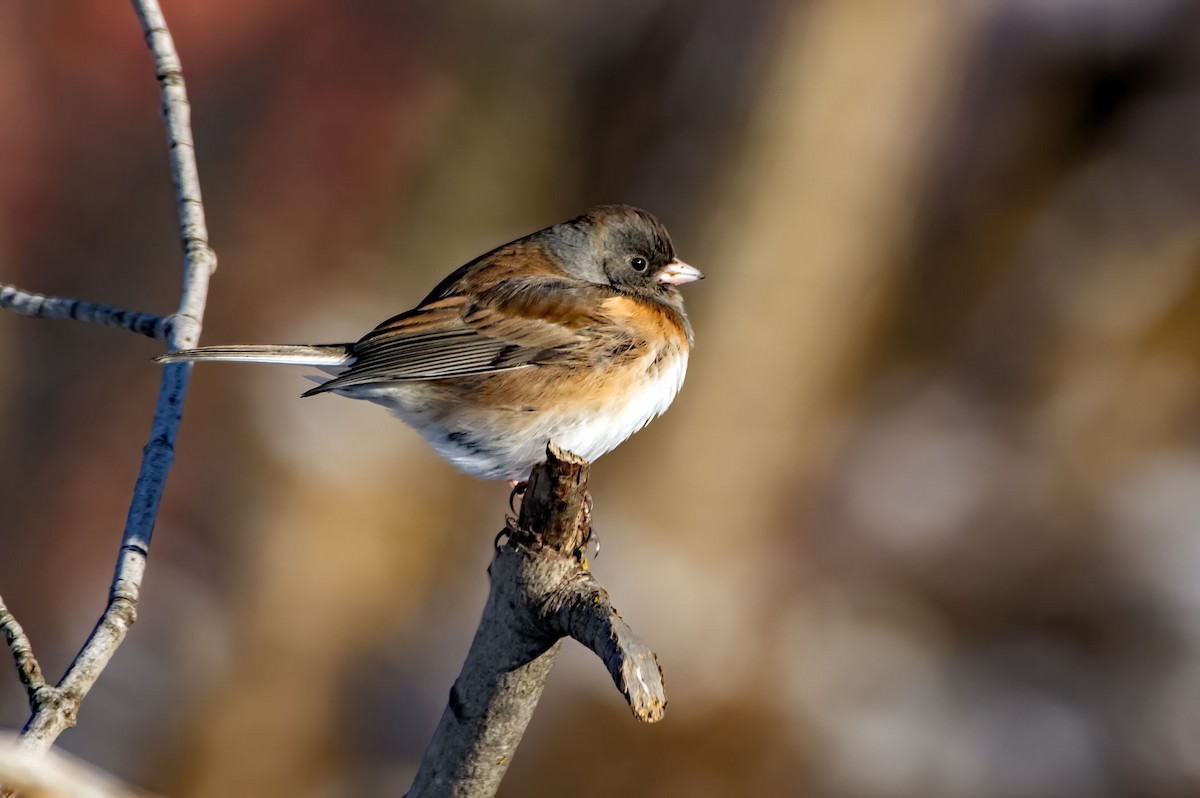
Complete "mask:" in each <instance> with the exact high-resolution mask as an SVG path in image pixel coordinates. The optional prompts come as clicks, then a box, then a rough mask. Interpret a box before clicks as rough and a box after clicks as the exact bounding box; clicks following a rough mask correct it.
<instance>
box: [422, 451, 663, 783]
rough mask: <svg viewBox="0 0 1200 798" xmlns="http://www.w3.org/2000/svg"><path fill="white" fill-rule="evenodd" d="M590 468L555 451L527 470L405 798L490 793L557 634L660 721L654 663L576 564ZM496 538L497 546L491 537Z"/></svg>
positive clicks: (636, 708) (586, 526)
mask: <svg viewBox="0 0 1200 798" xmlns="http://www.w3.org/2000/svg"><path fill="white" fill-rule="evenodd" d="M587 483H588V465H587V463H586V462H585V461H583V460H581V459H580V458H578V457H575V456H574V455H572V454H570V453H567V452H562V451H559V450H558V449H557V448H556V447H554V445H553V444H551V446H550V447H549V449H548V450H547V461H546V462H545V463H544V464H542V465H539V466H537V467H535V468H534V470H533V473H532V474H531V475H530V480H529V488H528V490H527V492H526V495H525V499H524V500H523V501H522V503H521V517H520V520H519V521H518V522H517V523H516V525H515V526H514V525H513V522H512V519H509V523H508V524H507V526H506V528H505V530H504V531H503V532H501V535H500V537H501V538H502V537H504V536H507V538H508V540H507V541H506V542H505V543H503V544H499V545H497V547H496V553H495V556H494V557H493V559H492V564H491V567H490V568H489V569H488V574H489V576H490V579H491V590H490V592H489V594H488V598H487V603H486V604H485V605H484V608H483V617H482V618H481V619H480V621H479V628H478V629H477V630H476V632H475V638H474V640H473V641H472V642H471V649H470V651H469V652H468V653H467V658H466V661H465V662H464V663H463V669H462V673H460V674H459V677H458V679H457V680H456V681H455V683H454V687H452V688H451V690H450V700H449V702H448V705H447V707H446V711H445V712H444V713H443V714H442V719H441V721H440V722H439V723H438V727H437V730H436V731H435V732H434V735H433V739H432V740H431V741H430V743H429V747H428V748H427V749H426V750H425V755H424V757H423V758H422V760H421V766H420V769H419V770H418V772H417V775H416V778H415V779H414V781H413V786H412V789H411V790H410V791H409V794H408V798H435V797H437V796H455V797H456V798H485V797H486V796H492V795H495V793H496V791H497V790H498V789H499V787H500V780H501V779H502V778H504V774H505V772H506V771H507V770H508V765H509V763H510V762H511V761H512V757H513V754H514V752H515V751H516V749H517V745H518V744H519V743H520V742H521V737H522V735H523V734H524V733H525V728H526V726H528V725H529V720H530V718H531V717H532V716H533V711H534V709H535V708H536V706H537V702H538V699H539V698H540V697H541V694H542V688H543V687H544V686H545V683H546V677H547V676H548V675H549V673H550V669H551V668H552V667H553V665H554V660H555V657H556V656H557V655H558V650H559V647H560V645H561V640H562V638H563V637H573V638H575V639H576V640H578V641H580V642H581V643H583V644H584V645H585V646H587V647H588V648H590V649H591V650H592V651H594V652H595V653H596V654H597V656H599V657H600V659H601V660H602V661H603V662H604V664H605V666H606V667H607V668H608V672H609V674H611V676H612V678H613V681H614V682H615V683H616V685H617V689H619V690H620V691H621V692H622V694H624V695H625V698H626V699H627V700H628V701H629V705H630V707H631V708H632V709H633V713H634V716H635V717H637V718H638V719H639V720H642V721H645V722H648V723H652V722H654V721H657V720H660V719H661V718H662V716H663V712H664V710H665V708H666V693H665V689H664V686H663V678H662V670H661V669H660V668H659V667H658V660H657V658H656V657H655V655H654V652H653V651H651V650H650V649H649V648H648V647H647V646H646V645H645V644H644V643H642V642H641V641H640V640H638V639H637V637H636V636H635V635H634V634H633V632H632V630H630V628H629V627H628V626H627V625H626V624H625V622H624V621H622V620H621V618H620V616H619V615H617V612H616V610H615V609H614V608H613V606H612V604H611V602H610V601H609V599H608V594H607V593H606V592H605V590H604V589H603V588H602V587H601V586H600V585H599V583H598V582H597V581H596V579H595V577H593V576H592V575H591V574H590V573H589V572H588V570H587V564H586V562H583V561H582V560H581V558H580V552H581V550H582V548H583V547H584V546H585V545H586V543H587V542H588V539H589V538H590V536H591V518H590V516H591V497H590V495H589V494H588V490H587ZM497 540H498V541H499V540H500V538H497Z"/></svg>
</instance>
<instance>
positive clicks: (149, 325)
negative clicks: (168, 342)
mask: <svg viewBox="0 0 1200 798" xmlns="http://www.w3.org/2000/svg"><path fill="white" fill-rule="evenodd" d="M0 308H4V309H5V310H11V311H12V312H13V313H19V314H20V315H22V316H35V317H37V318H39V319H74V320H75V321H86V322H89V323H91V324H101V325H103V326H105V327H116V328H118V329H121V330H129V332H134V333H137V334H138V335H145V336H146V337H148V338H155V339H158V340H160V341H162V340H164V339H165V338H166V337H167V319H164V318H163V317H162V316H158V315H155V314H153V313H138V312H136V311H132V310H125V309H124V308H115V307H113V306H112V305H97V304H96V303H94V302H84V301H83V300H82V299H68V298H66V297H61V296H46V295H45V294H35V293H33V292H32V291H23V290H21V289H20V288H17V287H16V286H14V285H8V284H6V283H0Z"/></svg>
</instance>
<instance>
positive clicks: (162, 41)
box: [2, 0, 216, 753]
mask: <svg viewBox="0 0 1200 798" xmlns="http://www.w3.org/2000/svg"><path fill="white" fill-rule="evenodd" d="M133 5H134V10H135V11H136V13H137V16H138V19H139V21H140V22H141V27H142V32H143V33H144V35H145V38H146V43H147V46H148V47H149V48H150V52H151V55H152V56H153V58H154V65H155V73H156V75H157V78H158V81H159V84H160V87H161V91H162V102H163V115H164V116H165V118H166V127H167V144H168V149H169V153H170V161H171V176H172V180H173V182H174V184H175V191H176V201H177V204H178V210H179V226H180V230H181V233H182V243H183V289H182V293H181V298H180V304H179V310H178V311H177V312H176V313H175V314H173V315H172V316H169V317H167V318H165V319H157V318H155V317H151V316H148V315H146V314H132V313H128V312H126V311H121V310H118V309H115V308H107V307H104V306H100V305H93V304H90V303H86V302H78V301H76V300H70V299H55V298H50V297H40V296H38V295H36V294H29V293H26V292H23V291H18V290H16V289H10V288H5V290H4V291H3V292H2V293H3V296H4V297H6V300H5V303H4V304H3V306H4V307H8V308H9V309H12V310H15V311H17V312H23V313H27V314H29V315H34V316H42V317H50V318H78V319H81V320H86V321H94V322H97V323H100V324H108V325H110V326H118V327H124V328H125V329H129V330H131V331H133V332H140V333H142V334H151V332H153V337H164V338H165V339H166V341H167V344H168V346H169V347H170V349H172V350H175V349H182V348H187V347H192V346H195V345H196V343H197V341H198V340H199V337H200V322H201V319H202V318H203V315H204V303H205V299H206V297H207V295H208V279H209V275H210V274H212V272H213V270H214V269H215V268H216V257H215V255H214V254H213V251H212V249H211V248H210V247H209V245H208V230H207V228H206V225H205V221H204V207H203V204H202V203H201V199H200V181H199V177H198V173H197V170H196V158H195V147H194V145H193V143H192V130H191V111H190V106H189V105H188V100H187V93H186V91H185V88H184V84H183V73H182V72H181V69H180V64H179V56H178V55H176V53H175V45H174V43H173V42H172V40H171V34H170V32H169V31H168V30H167V25H166V21H165V20H164V19H163V15H162V10H161V9H160V8H159V6H158V3H157V1H156V0H134V3H133ZM189 374H190V367H189V366H188V365H186V364H178V365H169V366H166V367H165V368H164V369H163V376H162V382H161V384H160V387H159V393H158V405H157V407H156V408H155V412H154V420H153V422H152V424H151V430H150V441H149V442H148V443H147V444H146V446H145V449H144V450H143V456H142V465H141V469H140V471H139V472H138V477H137V482H136V484H135V485H134V490H133V500H132V502H131V504H130V507H129V514H128V516H127V517H126V521H125V532H124V534H123V536H122V538H121V548H120V552H119V554H118V557H117V565H116V570H115V573H114V575H113V581H112V587H111V590H110V592H109V599H108V604H107V606H106V608H105V610H104V614H103V615H102V616H101V617H100V620H99V621H98V622H97V624H96V627H95V629H93V630H92V633H91V635H90V636H89V637H88V639H87V641H86V642H85V643H84V645H83V648H82V649H80V651H79V653H78V654H77V655H76V656H75V660H74V662H72V663H71V666H70V667H69V668H68V669H67V672H66V674H65V675H64V676H63V678H62V680H61V681H60V682H59V683H58V684H57V685H55V686H54V687H48V686H45V685H44V684H42V685H40V686H39V687H38V689H31V688H30V687H29V682H28V681H26V687H27V690H29V691H30V698H31V701H32V703H33V704H34V710H33V714H32V716H31V717H30V719H29V721H28V722H27V723H26V724H25V728H24V730H23V731H22V733H21V739H20V747H21V749H22V750H24V751H26V752H27V753H44V752H45V751H46V750H48V749H49V748H50V746H51V745H53V744H54V741H55V740H56V739H57V738H58V736H59V735H60V734H62V732H63V731H65V730H66V729H68V728H70V727H71V726H73V725H75V719H76V716H77V714H78V712H79V706H80V704H81V703H82V701H83V699H84V697H85V696H87V694H88V691H90V690H91V688H92V685H94V684H95V683H96V680H97V679H98V678H99V677H100V674H101V673H102V672H103V671H104V668H105V667H106V666H107V665H108V663H109V660H111V659H112V656H113V654H114V653H115V652H116V650H117V647H118V646H120V645H121V642H122V641H123V640H124V639H125V635H126V634H127V633H128V631H129V627H130V626H131V625H133V623H134V621H135V620H136V618H137V605H138V595H139V592H140V590H141V585H142V575H143V574H144V573H145V569H146V556H147V553H148V551H149V548H150V540H151V537H152V535H153V533H154V521H155V518H156V516H157V514H158V505H159V501H160V500H161V498H162V493H163V487H164V485H165V483H166V479H167V472H168V471H169V470H170V468H171V463H172V461H173V459H174V453H175V438H176V435H177V434H178V431H179V424H180V420H181V413H182V409H183V400H184V396H185V395H186V393H187V384H188V376H189ZM9 617H10V618H11V616H9ZM4 628H5V632H6V635H8V634H12V635H14V639H15V640H17V643H16V644H15V645H14V644H13V643H12V642H10V644H9V648H10V650H12V652H13V655H14V656H15V657H16V659H17V664H18V670H20V671H21V673H22V680H23V681H25V680H27V679H32V678H33V677H32V674H33V673H36V672H37V671H36V670H35V669H36V660H34V659H33V653H32V651H31V650H29V647H28V642H29V641H28V639H27V638H25V637H24V634H23V633H20V634H18V632H19V630H20V627H19V625H17V624H16V621H15V620H11V621H10V622H7V623H5V625H4ZM35 684H36V682H35Z"/></svg>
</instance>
